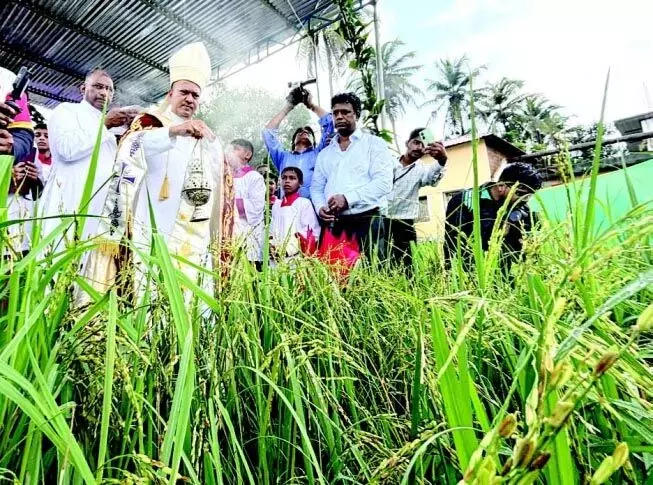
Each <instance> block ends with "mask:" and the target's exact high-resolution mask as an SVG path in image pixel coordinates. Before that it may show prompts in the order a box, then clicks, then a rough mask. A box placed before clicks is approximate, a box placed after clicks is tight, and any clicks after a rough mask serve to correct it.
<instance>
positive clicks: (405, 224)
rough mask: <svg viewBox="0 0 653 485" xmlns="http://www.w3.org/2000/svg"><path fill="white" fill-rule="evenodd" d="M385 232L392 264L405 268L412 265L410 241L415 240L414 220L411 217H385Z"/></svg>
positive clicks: (414, 241)
mask: <svg viewBox="0 0 653 485" xmlns="http://www.w3.org/2000/svg"><path fill="white" fill-rule="evenodd" d="M385 227H386V234H387V238H388V246H389V248H388V252H389V256H390V260H391V261H392V262H393V263H394V264H400V265H403V266H405V267H406V268H410V267H411V266H412V265H413V253H412V251H411V249H410V243H411V242H412V243H416V242H417V233H416V231H415V221H414V220H413V219H390V218H386V219H385Z"/></svg>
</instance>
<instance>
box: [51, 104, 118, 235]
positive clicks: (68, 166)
mask: <svg viewBox="0 0 653 485" xmlns="http://www.w3.org/2000/svg"><path fill="white" fill-rule="evenodd" d="M101 118H102V113H101V112H100V111H99V110H97V109H95V108H94V107H93V106H92V105H90V104H89V103H87V102H86V101H82V102H81V103H76V104H75V103H62V104H60V105H59V106H57V107H56V108H55V109H54V111H53V112H52V115H51V116H50V120H49V122H48V137H49V141H50V152H51V153H52V168H51V171H50V175H49V177H48V184H47V185H46V187H45V190H44V192H43V197H42V201H41V203H40V207H41V213H42V214H43V215H44V216H57V215H61V214H73V213H79V204H80V203H81V200H82V193H83V192H84V185H85V183H86V178H87V176H88V171H89V168H90V166H91V156H92V154H93V148H94V146H95V141H96V138H97V134H98V128H99V127H100V124H101V122H102V121H101ZM116 150H117V143H116V138H115V136H114V135H112V134H111V133H110V132H109V130H108V129H107V128H106V127H105V126H102V142H101V145H100V151H99V157H98V161H97V169H96V172H95V180H94V182H93V191H92V193H91V195H92V199H91V201H90V204H89V206H88V207H87V208H85V209H82V212H81V213H83V214H91V215H95V216H99V215H100V214H101V212H102V208H103V206H104V201H105V200H106V198H107V192H108V181H109V180H110V179H111V176H112V174H113V162H114V159H115V158H116ZM60 223H61V221H60V220H59V219H58V218H52V219H46V220H44V221H43V229H42V234H43V235H47V234H49V233H50V232H51V231H52V230H53V229H55V228H56V227H57V226H58V225H59V224H60ZM97 227H98V219H97V217H93V218H92V217H89V218H86V222H85V225H84V233H83V237H84V238H86V237H88V236H89V235H95V234H96V232H97Z"/></svg>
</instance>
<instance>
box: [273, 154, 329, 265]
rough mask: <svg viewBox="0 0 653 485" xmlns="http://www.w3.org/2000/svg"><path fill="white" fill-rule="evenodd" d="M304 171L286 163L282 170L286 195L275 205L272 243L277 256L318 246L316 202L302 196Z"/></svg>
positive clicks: (292, 253) (318, 231) (286, 256)
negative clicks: (287, 165)
mask: <svg viewBox="0 0 653 485" xmlns="http://www.w3.org/2000/svg"><path fill="white" fill-rule="evenodd" d="M303 183H304V174H303V173H302V171H301V170H300V169H299V168H297V167H286V168H284V169H283V171H282V172H281V188H282V190H283V193H284V196H283V197H282V198H281V199H277V200H276V201H275V203H274V205H273V206H272V224H271V227H270V240H271V241H270V247H271V252H272V254H273V255H274V256H276V257H277V258H279V259H281V257H285V258H286V259H289V258H292V257H294V256H296V255H297V254H298V253H299V252H300V251H308V252H310V251H311V249H315V247H316V246H317V240H318V239H319V236H320V223H319V222H318V220H317V216H316V215H315V210H314V209H313V204H312V203H311V201H310V200H308V199H307V198H305V197H300V195H299V188H300V187H301V186H302V184H303Z"/></svg>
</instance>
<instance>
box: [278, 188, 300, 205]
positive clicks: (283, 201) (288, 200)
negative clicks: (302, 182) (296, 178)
mask: <svg viewBox="0 0 653 485" xmlns="http://www.w3.org/2000/svg"><path fill="white" fill-rule="evenodd" d="M297 199H299V191H297V192H295V193H294V194H290V195H286V196H284V198H283V199H281V207H288V206H289V205H292V204H293V202H295V201H296V200H297Z"/></svg>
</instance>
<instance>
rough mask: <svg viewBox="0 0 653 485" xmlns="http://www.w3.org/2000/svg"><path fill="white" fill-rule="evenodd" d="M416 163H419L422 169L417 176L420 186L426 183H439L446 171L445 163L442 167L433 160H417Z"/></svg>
mask: <svg viewBox="0 0 653 485" xmlns="http://www.w3.org/2000/svg"><path fill="white" fill-rule="evenodd" d="M417 163H419V164H421V167H419V168H420V169H421V170H422V173H421V174H420V178H419V184H420V186H421V187H424V186H426V185H431V186H433V187H435V186H436V185H438V183H440V180H442V177H444V174H445V172H446V165H445V166H444V167H443V166H442V165H440V164H439V163H438V162H437V161H435V160H434V161H433V163H429V164H424V163H423V162H422V161H418V162H417Z"/></svg>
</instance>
